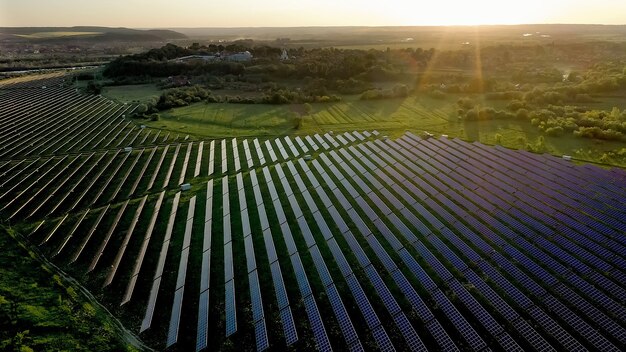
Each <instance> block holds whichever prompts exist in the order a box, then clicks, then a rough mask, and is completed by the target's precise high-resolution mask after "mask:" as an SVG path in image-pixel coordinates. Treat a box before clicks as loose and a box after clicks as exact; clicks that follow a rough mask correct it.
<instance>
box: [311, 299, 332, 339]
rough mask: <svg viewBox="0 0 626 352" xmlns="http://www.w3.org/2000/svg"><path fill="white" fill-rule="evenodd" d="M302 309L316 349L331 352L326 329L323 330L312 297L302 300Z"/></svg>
mask: <svg viewBox="0 0 626 352" xmlns="http://www.w3.org/2000/svg"><path fill="white" fill-rule="evenodd" d="M304 307H305V309H306V311H307V314H308V316H309V318H310V323H311V330H312V331H313V336H314V338H315V344H316V347H317V349H318V350H320V351H331V350H332V348H331V346H330V341H329V340H328V335H327V334H326V329H324V324H323V323H322V319H321V317H320V315H319V311H318V309H317V305H316V304H315V300H314V298H313V296H308V297H306V298H304Z"/></svg>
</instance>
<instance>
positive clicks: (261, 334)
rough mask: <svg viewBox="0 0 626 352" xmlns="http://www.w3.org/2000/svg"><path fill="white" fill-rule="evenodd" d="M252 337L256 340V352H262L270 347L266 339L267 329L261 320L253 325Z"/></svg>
mask: <svg viewBox="0 0 626 352" xmlns="http://www.w3.org/2000/svg"><path fill="white" fill-rule="evenodd" d="M254 336H255V339H256V349H257V351H264V350H266V349H268V348H269V347H270V344H269V341H268V339H267V329H266V327H265V321H263V320H261V321H259V322H257V323H256V324H254Z"/></svg>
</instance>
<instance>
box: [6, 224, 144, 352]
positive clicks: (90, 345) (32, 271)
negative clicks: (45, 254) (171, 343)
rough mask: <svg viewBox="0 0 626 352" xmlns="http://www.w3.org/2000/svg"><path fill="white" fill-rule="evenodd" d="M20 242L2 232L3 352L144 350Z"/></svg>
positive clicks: (80, 291)
mask: <svg viewBox="0 0 626 352" xmlns="http://www.w3.org/2000/svg"><path fill="white" fill-rule="evenodd" d="M21 242H22V241H21V239H20V237H18V235H16V234H15V233H14V232H13V231H11V230H7V229H5V228H4V227H2V228H0V247H1V248H2V251H1V252H0V318H1V319H0V350H3V351H33V350H36V351H44V350H72V351H122V350H139V349H140V348H141V347H138V346H133V345H131V344H130V343H129V342H128V341H131V340H133V339H134V337H133V336H131V335H129V334H128V332H126V331H123V330H121V329H120V327H119V323H117V322H116V321H115V320H114V319H113V317H112V316H111V315H109V313H107V312H106V311H105V310H104V309H103V308H102V307H101V306H100V305H98V304H97V303H95V302H94V300H93V298H90V297H88V296H87V295H86V294H85V293H84V292H83V290H82V289H81V288H80V287H78V286H77V285H76V284H75V283H74V282H73V281H70V280H68V279H67V278H65V277H64V274H61V273H60V272H58V270H57V269H56V268H53V267H52V266H51V265H49V264H47V263H45V262H43V260H42V259H41V257H40V256H39V255H38V254H36V253H35V252H34V251H32V250H30V249H28V248H27V247H26V246H25V245H23V244H21ZM135 341H136V340H135Z"/></svg>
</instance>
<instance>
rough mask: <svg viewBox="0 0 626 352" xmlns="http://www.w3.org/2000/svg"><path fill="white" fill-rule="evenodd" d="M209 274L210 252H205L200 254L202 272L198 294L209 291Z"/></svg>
mask: <svg viewBox="0 0 626 352" xmlns="http://www.w3.org/2000/svg"><path fill="white" fill-rule="evenodd" d="M210 272H211V251H210V250H207V251H206V252H204V253H202V271H201V275H200V277H201V280H200V292H204V291H206V290H208V289H209V274H210Z"/></svg>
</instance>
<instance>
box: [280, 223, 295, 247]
mask: <svg viewBox="0 0 626 352" xmlns="http://www.w3.org/2000/svg"><path fill="white" fill-rule="evenodd" d="M280 229H281V230H282V232H283V238H284V239H285V245H287V251H288V252H289V255H292V254H293V253H295V252H297V251H298V249H297V248H296V244H295V243H294V241H293V236H292V234H291V229H290V228H289V224H287V222H284V223H282V224H281V225H280Z"/></svg>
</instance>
